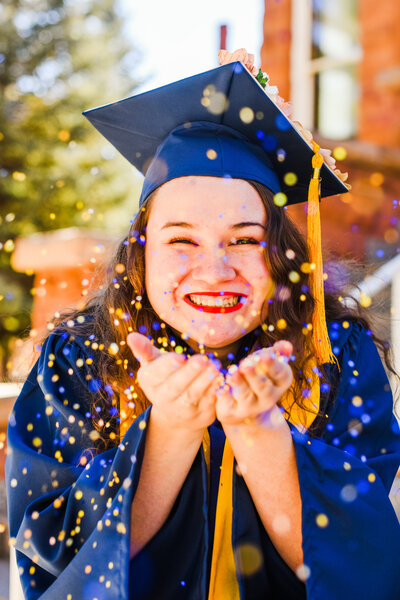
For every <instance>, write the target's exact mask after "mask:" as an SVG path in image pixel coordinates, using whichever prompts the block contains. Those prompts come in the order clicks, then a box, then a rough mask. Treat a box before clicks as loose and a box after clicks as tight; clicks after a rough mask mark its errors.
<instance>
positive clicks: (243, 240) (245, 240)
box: [231, 237, 260, 246]
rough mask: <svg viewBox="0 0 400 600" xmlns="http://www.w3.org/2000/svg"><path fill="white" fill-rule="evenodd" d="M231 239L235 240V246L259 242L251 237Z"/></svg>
mask: <svg viewBox="0 0 400 600" xmlns="http://www.w3.org/2000/svg"><path fill="white" fill-rule="evenodd" d="M231 241H232V242H235V244H234V245H236V246H243V245H245V244H257V245H258V244H259V243H260V242H258V241H257V240H255V239H254V238H252V237H246V238H239V239H236V238H232V240H231Z"/></svg>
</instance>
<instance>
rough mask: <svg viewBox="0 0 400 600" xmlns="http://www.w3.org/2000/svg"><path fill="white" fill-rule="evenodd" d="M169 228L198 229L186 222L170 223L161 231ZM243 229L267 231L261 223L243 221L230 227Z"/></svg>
mask: <svg viewBox="0 0 400 600" xmlns="http://www.w3.org/2000/svg"><path fill="white" fill-rule="evenodd" d="M168 227H185V228H186V229H197V228H196V226H195V225H193V224H192V223H185V221H168V223H165V225H163V226H162V227H161V229H167V228H168ZM243 227H261V229H263V230H264V231H265V226H264V225H262V224H261V223H255V222H253V221H242V222H241V223H235V224H234V225H231V226H230V229H242V228H243Z"/></svg>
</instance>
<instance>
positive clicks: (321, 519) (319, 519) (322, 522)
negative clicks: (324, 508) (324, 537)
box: [315, 513, 329, 528]
mask: <svg viewBox="0 0 400 600" xmlns="http://www.w3.org/2000/svg"><path fill="white" fill-rule="evenodd" d="M315 521H316V523H317V525H318V527H321V528H325V527H327V526H328V524H329V519H328V517H327V516H326V515H324V513H320V514H319V515H317V516H316V519H315Z"/></svg>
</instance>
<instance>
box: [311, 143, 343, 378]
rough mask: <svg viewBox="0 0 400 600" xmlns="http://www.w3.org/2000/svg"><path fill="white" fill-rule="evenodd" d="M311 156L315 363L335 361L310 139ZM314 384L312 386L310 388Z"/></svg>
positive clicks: (318, 158) (317, 166)
mask: <svg viewBox="0 0 400 600" xmlns="http://www.w3.org/2000/svg"><path fill="white" fill-rule="evenodd" d="M312 144H313V150H314V156H313V158H312V166H313V170H314V171H313V176H312V178H311V181H310V187H309V188H308V205H307V244H308V251H309V254H310V262H311V264H312V265H313V266H312V267H311V272H310V291H311V293H312V295H313V297H314V299H315V303H316V306H315V309H314V314H313V320H312V327H313V340H314V347H315V355H316V359H317V363H318V364H320V365H322V364H324V363H337V360H336V357H335V355H334V354H333V352H332V348H331V343H330V340H329V336H328V330H327V327H326V318H325V300H324V277H323V265H322V251H321V220H320V214H319V201H320V170H321V167H322V165H323V164H324V159H323V157H322V155H321V154H319V152H318V151H319V146H318V144H316V143H315V142H314V141H313V142H312ZM314 387H315V386H313V388H314Z"/></svg>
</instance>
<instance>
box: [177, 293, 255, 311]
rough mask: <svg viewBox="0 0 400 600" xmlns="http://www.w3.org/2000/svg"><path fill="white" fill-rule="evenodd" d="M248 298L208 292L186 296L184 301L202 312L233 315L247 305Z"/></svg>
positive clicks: (241, 295)
mask: <svg viewBox="0 0 400 600" xmlns="http://www.w3.org/2000/svg"><path fill="white" fill-rule="evenodd" d="M246 299H247V296H245V295H244V294H233V293H231V292H224V294H223V295H221V294H220V293H219V292H208V293H203V292H202V293H199V294H186V296H185V297H184V301H185V302H186V303H187V304H189V306H192V307H193V308H196V309H197V310H199V311H201V312H207V313H231V312H234V311H236V310H239V309H240V308H241V307H242V306H243V305H244V304H245V303H246Z"/></svg>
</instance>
